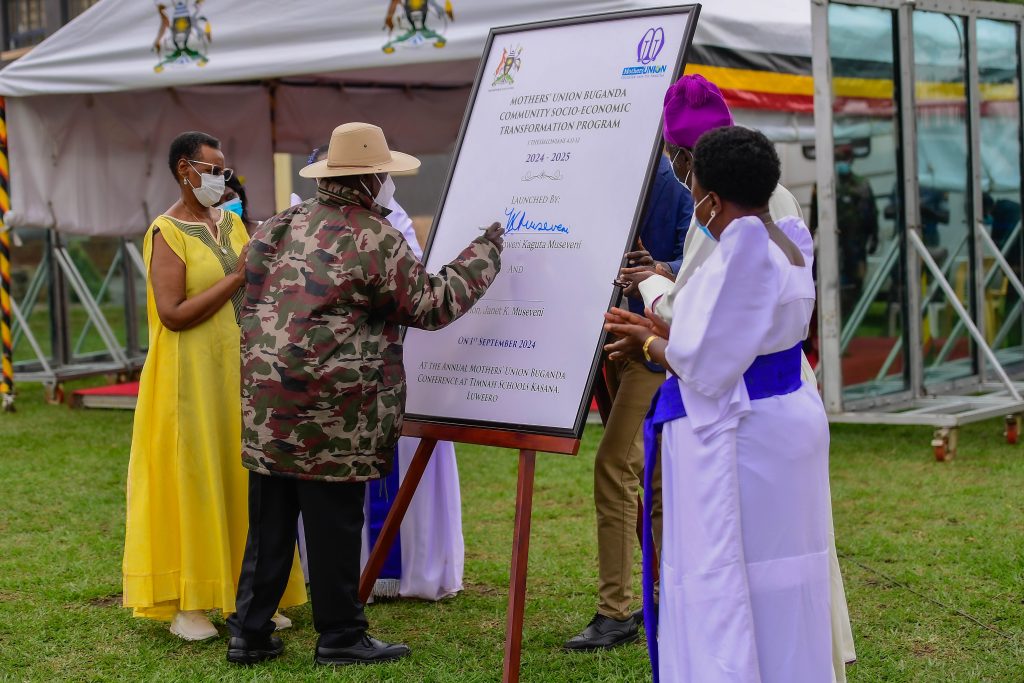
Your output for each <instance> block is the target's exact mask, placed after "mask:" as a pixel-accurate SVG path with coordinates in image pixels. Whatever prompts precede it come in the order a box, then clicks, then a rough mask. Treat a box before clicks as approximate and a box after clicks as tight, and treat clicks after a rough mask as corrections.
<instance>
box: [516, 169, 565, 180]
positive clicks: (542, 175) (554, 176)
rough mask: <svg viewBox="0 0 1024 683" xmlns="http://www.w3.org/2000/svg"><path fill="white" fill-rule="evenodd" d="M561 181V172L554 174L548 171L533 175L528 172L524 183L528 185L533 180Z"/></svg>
mask: <svg viewBox="0 0 1024 683" xmlns="http://www.w3.org/2000/svg"><path fill="white" fill-rule="evenodd" d="M561 179H562V172H561V171H555V172H554V173H548V172H547V171H538V172H537V173H532V172H530V171H527V172H526V173H524V174H523V182H524V183H528V182H530V181H531V180H561Z"/></svg>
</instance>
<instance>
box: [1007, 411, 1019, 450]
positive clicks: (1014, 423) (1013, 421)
mask: <svg viewBox="0 0 1024 683" xmlns="http://www.w3.org/2000/svg"><path fill="white" fill-rule="evenodd" d="M1003 436H1005V437H1006V443H1008V444H1010V445H1014V444H1016V443H1017V439H1018V438H1019V437H1020V415H1007V416H1006V429H1005V431H1004V432H1003Z"/></svg>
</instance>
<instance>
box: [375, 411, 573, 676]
mask: <svg viewBox="0 0 1024 683" xmlns="http://www.w3.org/2000/svg"><path fill="white" fill-rule="evenodd" d="M402 435H403V436H415V437H419V439H420V445H419V447H418V448H417V449H416V455H415V456H413V459H412V462H411V463H410V464H409V469H408V470H406V472H405V478H404V479H403V480H402V485H401V486H400V487H399V489H398V495H396V496H395V502H394V504H393V505H392V506H391V510H390V511H389V512H388V516H387V518H386V519H385V520H384V527H383V528H382V529H381V532H380V536H379V537H378V538H377V544H376V545H374V546H373V550H372V551H371V552H370V558H369V560H368V561H367V563H366V567H365V568H364V569H363V575H362V578H361V579H360V581H359V599H360V601H362V602H363V603H365V602H366V601H367V600H368V599H369V597H370V594H371V593H372V592H373V584H374V582H375V581H376V580H377V577H378V576H380V571H381V569H382V568H383V566H384V561H385V559H386V558H387V555H388V552H389V551H390V550H391V546H392V544H393V543H394V542H395V536H396V535H397V534H398V530H399V528H400V527H401V525H402V519H403V518H404V517H405V513H406V511H407V510H408V509H409V503H411V502H412V497H413V495H415V493H416V487H418V486H419V483H420V479H422V478H423V472H424V471H425V470H426V468H427V463H429V462H430V456H431V455H432V454H433V453H434V446H436V445H437V442H438V441H453V442H457V443H471V444H477V445H480V446H496V447H498V448H511V449H513V450H518V451H519V480H518V482H517V484H516V517H515V524H514V527H513V532H512V569H511V571H510V573H509V591H508V615H507V617H506V620H505V664H504V668H503V671H502V676H501V680H502V681H503V682H505V683H515V682H516V681H518V680H519V660H520V654H521V652H522V647H523V610H524V607H525V606H526V568H527V562H528V559H529V555H530V521H531V519H532V517H533V481H534V472H535V470H536V463H537V452H538V451H542V452H545V453H563V454H566V455H576V453H577V452H578V451H579V448H580V441H579V439H571V438H566V437H559V436H541V435H537V434H521V433H518V432H510V431H503V430H496V429H481V428H474V427H454V426H447V425H439V424H432V423H426V422H413V421H406V423H405V427H404V429H403V430H402ZM395 466H396V467H397V464H396V465H395Z"/></svg>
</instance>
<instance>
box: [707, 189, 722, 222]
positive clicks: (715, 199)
mask: <svg viewBox="0 0 1024 683" xmlns="http://www.w3.org/2000/svg"><path fill="white" fill-rule="evenodd" d="M708 204H710V205H711V207H710V208H711V210H712V211H714V212H715V215H716V216H717V215H718V214H720V213H722V198H721V197H719V196H718V193H717V192H708Z"/></svg>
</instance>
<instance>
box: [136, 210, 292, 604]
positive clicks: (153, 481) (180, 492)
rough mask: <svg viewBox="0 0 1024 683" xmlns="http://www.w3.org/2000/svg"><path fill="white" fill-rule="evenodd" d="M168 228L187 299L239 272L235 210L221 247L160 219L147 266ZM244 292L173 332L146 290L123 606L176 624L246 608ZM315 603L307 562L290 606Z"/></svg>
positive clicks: (203, 233) (224, 224) (205, 234)
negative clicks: (241, 583) (182, 618)
mask: <svg viewBox="0 0 1024 683" xmlns="http://www.w3.org/2000/svg"><path fill="white" fill-rule="evenodd" d="M157 229H158V230H159V231H160V234H161V235H163V237H164V240H165V241H166V242H167V244H168V246H170V248H171V249H172V250H173V251H174V253H175V254H177V255H178V257H179V258H181V260H182V261H184V262H185V295H186V297H189V298H191V297H193V296H195V295H197V294H199V293H200V292H203V291H205V290H206V289H208V288H209V287H211V286H212V285H213V284H214V283H216V282H217V281H218V280H220V279H221V278H223V277H224V275H225V274H226V273H229V272H231V271H232V270H234V268H235V265H236V263H237V262H238V254H239V253H240V252H241V249H242V247H243V246H244V245H245V243H246V242H247V241H248V239H249V238H248V235H246V232H245V227H244V225H243V224H242V221H241V220H240V219H239V218H238V217H237V216H235V214H233V213H231V212H229V211H224V212H223V215H222V216H221V219H220V222H219V224H218V229H219V233H220V239H219V243H217V242H215V241H214V239H213V237H212V236H211V235H210V233H209V231H208V230H207V229H206V227H205V226H203V225H202V224H200V223H186V222H182V221H179V220H176V219H173V218H171V217H169V216H166V215H163V216H160V217H158V218H157V219H156V220H155V221H154V222H153V225H151V226H150V228H149V231H148V232H147V233H146V237H145V241H144V243H143V257H144V259H145V262H146V267H147V269H148V268H149V265H150V261H151V259H152V255H153V234H154V231H155V230H157ZM241 296H242V291H241V290H239V292H238V293H237V294H236V295H235V297H234V299H233V300H231V301H229V302H228V303H226V304H224V306H223V307H222V308H221V309H220V310H219V311H217V313H216V314H214V315H213V316H212V317H211V318H210V319H208V320H206V321H205V322H203V323H201V324H199V325H196V326H195V327H193V328H191V329H188V330H184V331H182V332H173V331H171V330H168V329H167V328H166V327H164V326H163V324H162V323H161V322H160V317H159V316H158V315H157V312H156V303H155V301H154V299H153V288H152V286H151V284H149V283H147V285H146V311H147V315H148V319H149V354H148V356H147V357H146V364H145V366H144V367H143V369H142V378H141V380H140V386H139V402H138V407H137V408H136V410H135V427H134V430H133V432H132V449H131V460H130V461H129V464H128V514H127V528H126V531H125V549H124V563H123V572H124V606H125V607H131V608H134V610H135V616H137V617H146V618H150V619H160V620H170V619H171V618H173V616H174V613H175V612H176V611H177V610H179V609H180V610H210V609H220V610H221V611H223V612H224V613H226V614H227V613H231V612H234V611H235V593H236V588H237V585H238V575H239V572H240V570H241V568H242V555H243V553H244V552H245V538H246V534H247V533H248V529H249V514H248V476H249V474H248V470H246V469H245V468H243V467H242V461H241V443H242V434H241V431H242V414H241V413H242V409H241V398H240V390H239V387H240V376H239V374H240V356H239V328H238V318H237V316H238V306H239V304H240V303H241ZM304 602H306V589H305V584H304V581H303V578H302V569H301V567H300V565H299V562H298V559H297V557H296V560H295V561H294V562H293V563H292V573H291V576H290V577H289V581H288V587H287V588H286V589H285V593H284V597H283V598H282V599H281V603H280V606H281V607H288V606H291V605H298V604H302V603H304Z"/></svg>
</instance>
